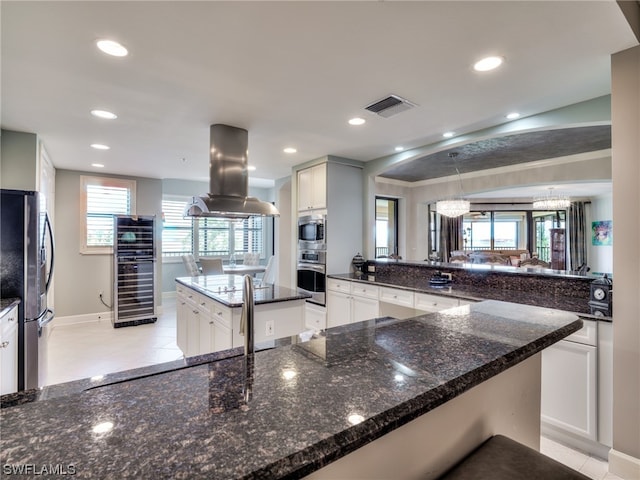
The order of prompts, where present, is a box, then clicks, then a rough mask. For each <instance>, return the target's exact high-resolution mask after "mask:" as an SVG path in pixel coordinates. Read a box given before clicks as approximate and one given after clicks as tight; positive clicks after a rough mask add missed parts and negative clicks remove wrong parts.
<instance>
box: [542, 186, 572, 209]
mask: <svg viewBox="0 0 640 480" xmlns="http://www.w3.org/2000/svg"><path fill="white" fill-rule="evenodd" d="M553 190H554V189H553V187H549V193H547V194H546V195H543V196H539V197H535V198H534V199H533V208H535V209H536V210H564V209H565V208H569V206H570V205H571V199H570V198H569V196H568V195H563V194H560V193H554V192H553Z"/></svg>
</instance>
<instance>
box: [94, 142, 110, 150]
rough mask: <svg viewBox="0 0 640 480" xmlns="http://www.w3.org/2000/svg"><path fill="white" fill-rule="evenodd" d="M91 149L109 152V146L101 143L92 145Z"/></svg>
mask: <svg viewBox="0 0 640 480" xmlns="http://www.w3.org/2000/svg"><path fill="white" fill-rule="evenodd" d="M91 148H95V149H96V150H109V148H110V147H109V146H108V145H102V144H101V143H92V144H91Z"/></svg>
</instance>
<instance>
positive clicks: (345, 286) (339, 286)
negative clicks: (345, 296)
mask: <svg viewBox="0 0 640 480" xmlns="http://www.w3.org/2000/svg"><path fill="white" fill-rule="evenodd" d="M327 290H333V291H335V292H344V293H351V282H350V281H349V280H336V279H335V278H329V279H328V282H327Z"/></svg>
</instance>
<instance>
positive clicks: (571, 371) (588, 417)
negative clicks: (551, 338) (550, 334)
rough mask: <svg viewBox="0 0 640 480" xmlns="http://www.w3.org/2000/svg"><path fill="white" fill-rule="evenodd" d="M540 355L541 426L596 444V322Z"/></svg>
mask: <svg viewBox="0 0 640 480" xmlns="http://www.w3.org/2000/svg"><path fill="white" fill-rule="evenodd" d="M584 324H585V325H584V327H583V328H582V329H581V330H579V331H578V332H576V333H574V334H572V335H570V336H569V337H567V338H566V339H565V340H561V341H559V342H558V343H556V344H555V345H552V346H551V347H549V348H547V349H545V350H544V351H543V352H542V403H541V413H542V423H543V426H544V425H545V424H546V425H547V426H550V427H551V428H552V429H559V430H561V431H564V432H569V433H570V434H571V435H574V436H578V437H582V438H586V439H588V440H594V441H595V440H597V436H598V435H597V433H598V425H597V418H598V417H597V414H598V409H597V408H598V405H597V398H598V397H597V379H598V368H597V365H598V358H597V347H596V339H597V322H595V321H589V320H584Z"/></svg>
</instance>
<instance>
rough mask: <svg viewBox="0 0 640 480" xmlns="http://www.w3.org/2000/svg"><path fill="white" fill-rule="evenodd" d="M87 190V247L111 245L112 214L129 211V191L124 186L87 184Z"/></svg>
mask: <svg viewBox="0 0 640 480" xmlns="http://www.w3.org/2000/svg"><path fill="white" fill-rule="evenodd" d="M86 192H87V213H86V222H87V247H110V246H112V245H113V216H114V215H129V214H130V213H131V191H130V189H129V188H125V187H114V186H107V185H96V184H89V185H87V187H86Z"/></svg>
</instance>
